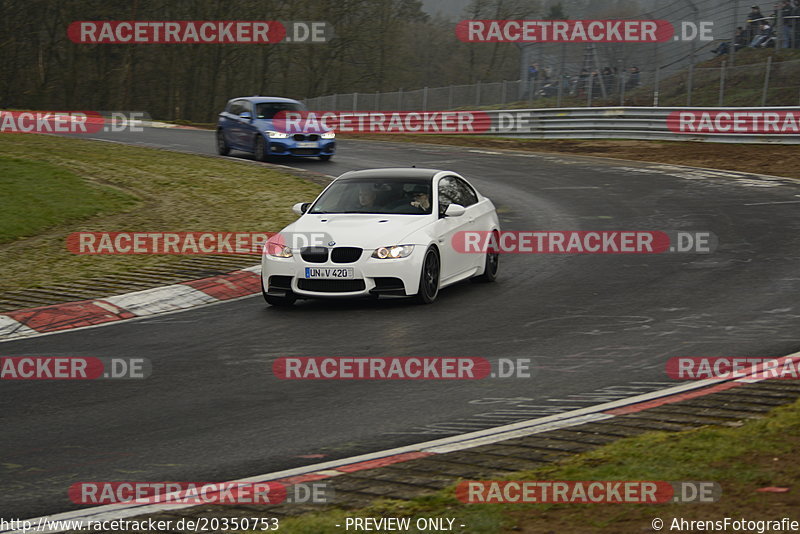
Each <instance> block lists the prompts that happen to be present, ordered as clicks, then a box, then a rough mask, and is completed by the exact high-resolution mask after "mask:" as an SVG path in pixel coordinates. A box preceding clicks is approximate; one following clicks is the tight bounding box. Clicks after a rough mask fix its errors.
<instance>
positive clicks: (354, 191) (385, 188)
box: [309, 178, 433, 215]
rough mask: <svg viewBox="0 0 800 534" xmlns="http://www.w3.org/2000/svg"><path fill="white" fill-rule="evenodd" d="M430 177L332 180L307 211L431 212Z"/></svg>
mask: <svg viewBox="0 0 800 534" xmlns="http://www.w3.org/2000/svg"><path fill="white" fill-rule="evenodd" d="M432 201H433V200H432V197H431V180H430V179H427V180H425V179H423V180H420V179H408V180H381V179H363V178H362V179H352V180H341V181H338V182H335V183H333V184H332V185H331V186H330V187H329V188H328V189H327V190H326V191H325V193H324V194H323V195H322V196H321V197H320V198H319V200H317V202H316V203H315V204H314V206H312V208H311V209H310V210H309V213H387V214H388V213H398V214H404V215H426V214H429V213H431V203H432Z"/></svg>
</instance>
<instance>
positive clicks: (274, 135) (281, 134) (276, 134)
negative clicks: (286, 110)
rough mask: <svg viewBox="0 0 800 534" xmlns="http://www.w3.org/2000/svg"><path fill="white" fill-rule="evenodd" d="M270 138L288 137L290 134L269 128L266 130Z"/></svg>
mask: <svg viewBox="0 0 800 534" xmlns="http://www.w3.org/2000/svg"><path fill="white" fill-rule="evenodd" d="M265 133H266V134H267V136H268V137H269V138H270V139H286V138H287V137H289V134H288V133H286V132H276V131H274V130H267V131H266V132H265Z"/></svg>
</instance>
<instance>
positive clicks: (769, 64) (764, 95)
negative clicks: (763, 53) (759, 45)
mask: <svg viewBox="0 0 800 534" xmlns="http://www.w3.org/2000/svg"><path fill="white" fill-rule="evenodd" d="M770 70H772V56H769V57H768V58H767V67H766V68H765V69H764V90H763V91H762V92H761V106H762V107H764V106H766V105H767V91H769V73H770Z"/></svg>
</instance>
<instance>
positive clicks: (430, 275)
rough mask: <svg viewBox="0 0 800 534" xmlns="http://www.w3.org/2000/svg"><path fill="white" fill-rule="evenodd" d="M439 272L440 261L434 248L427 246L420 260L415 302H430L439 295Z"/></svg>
mask: <svg viewBox="0 0 800 534" xmlns="http://www.w3.org/2000/svg"><path fill="white" fill-rule="evenodd" d="M440 274H441V261H440V259H439V253H438V252H437V251H436V249H435V248H429V249H428V250H427V251H426V252H425V259H424V260H422V272H421V274H420V278H419V290H418V291H417V302H419V303H420V304H431V303H432V302H433V301H434V300H436V297H437V296H438V295H439V275H440Z"/></svg>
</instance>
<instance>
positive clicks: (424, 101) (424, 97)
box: [422, 87, 428, 111]
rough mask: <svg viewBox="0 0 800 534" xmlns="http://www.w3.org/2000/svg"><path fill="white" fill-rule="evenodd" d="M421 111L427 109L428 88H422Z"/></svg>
mask: <svg viewBox="0 0 800 534" xmlns="http://www.w3.org/2000/svg"><path fill="white" fill-rule="evenodd" d="M422 111H428V88H427V87H423V88H422Z"/></svg>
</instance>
